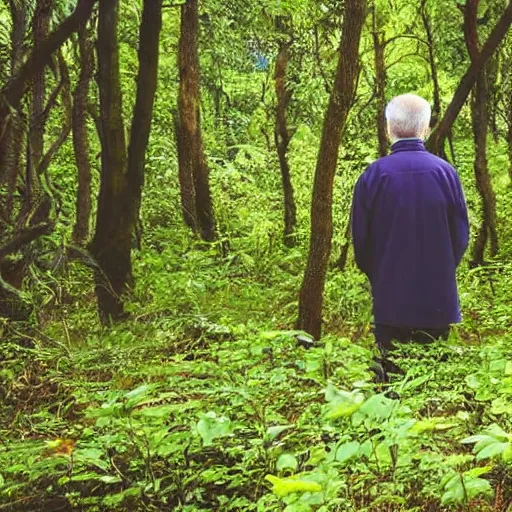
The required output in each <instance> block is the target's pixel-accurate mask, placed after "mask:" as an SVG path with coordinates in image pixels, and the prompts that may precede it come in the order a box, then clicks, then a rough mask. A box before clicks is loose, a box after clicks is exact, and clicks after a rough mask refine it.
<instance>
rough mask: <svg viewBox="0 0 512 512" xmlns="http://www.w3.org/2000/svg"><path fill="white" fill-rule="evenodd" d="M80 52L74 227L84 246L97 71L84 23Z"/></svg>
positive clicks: (75, 115)
mask: <svg viewBox="0 0 512 512" xmlns="http://www.w3.org/2000/svg"><path fill="white" fill-rule="evenodd" d="M78 47H79V53H80V76H79V77H78V84H77V86H76V88H75V92H74V94H73V119H72V125H73V149H74V152H75V160H76V167H77V170H78V191H77V198H76V222H75V225H74V227H73V240H74V241H75V242H76V243H77V244H83V243H84V242H85V241H86V240H87V238H88V237H89V218H90V215H91V161H90V157H89V137H88V135H87V102H88V96H89V84H90V82H91V79H92V75H93V71H94V43H93V41H92V40H91V37H90V34H89V32H88V30H87V24H86V23H83V24H81V26H80V28H79V30H78Z"/></svg>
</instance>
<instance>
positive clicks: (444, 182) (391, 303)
mask: <svg viewBox="0 0 512 512" xmlns="http://www.w3.org/2000/svg"><path fill="white" fill-rule="evenodd" d="M352 222H353V237H354V249H355V255H356V261H357V263H358V265H359V267H360V268H361V270H363V271H364V272H365V273H366V274H367V275H368V277H369V278H370V282H371V285H372V294H373V298H374V316H375V322H376V323H377V324H385V325H392V326H406V327H410V328H437V327H444V326H446V325H449V324H451V323H455V322H458V321H460V311H459V304H458V296H457V285H456V280H455V270H456V267H457V265H458V264H459V262H460V260H461V258H462V255H463V253H464V251H465V249H466V246H467V243H468V219H467V212H466V205H465V201H464V196H463V193H462V189H461V186H460V182H459V179H458V176H457V174H456V172H455V171H454V169H453V168H452V167H451V166H450V165H449V164H448V163H447V162H445V161H444V160H441V159H440V158H438V157H436V156H434V155H432V154H430V153H428V152H427V151H426V149H425V147H424V145H423V142H422V141H421V140H419V139H410V140H400V141H398V142H396V143H395V144H394V145H393V148H392V154H391V155H389V156H386V157H384V158H381V159H379V160H377V161H376V162H375V163H373V164H372V165H371V166H370V167H369V168H368V169H367V170H366V172H365V173H364V174H363V175H362V176H361V177H360V179H359V180H358V183H357V185H356V189H355V192H354V205H353V212H352Z"/></svg>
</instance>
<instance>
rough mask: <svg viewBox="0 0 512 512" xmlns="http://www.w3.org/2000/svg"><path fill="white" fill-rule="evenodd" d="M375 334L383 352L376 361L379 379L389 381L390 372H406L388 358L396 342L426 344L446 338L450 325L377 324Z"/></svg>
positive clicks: (378, 345)
mask: <svg viewBox="0 0 512 512" xmlns="http://www.w3.org/2000/svg"><path fill="white" fill-rule="evenodd" d="M373 334H374V336H375V341H376V343H377V347H378V348H379V350H380V353H381V357H380V358H379V359H378V360H377V361H376V362H377V366H378V369H377V370H376V373H377V380H379V381H381V382H387V381H388V380H389V377H388V373H399V374H402V375H403V374H404V372H403V370H402V369H401V368H399V367H398V366H397V365H395V364H394V363H392V362H391V361H389V359H388V356H389V355H391V354H392V352H393V350H394V349H395V344H396V343H419V344H420V345H426V344H428V343H432V342H434V341H436V340H439V339H442V340H446V339H448V336H449V334H450V326H446V327H442V328H439V329H429V328H425V329H418V328H408V327H394V326H392V325H383V324H376V325H375V327H374V329H373Z"/></svg>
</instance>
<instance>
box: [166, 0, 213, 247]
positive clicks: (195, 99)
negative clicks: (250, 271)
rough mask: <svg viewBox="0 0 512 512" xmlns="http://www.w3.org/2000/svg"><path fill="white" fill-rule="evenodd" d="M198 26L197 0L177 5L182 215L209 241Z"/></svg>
mask: <svg viewBox="0 0 512 512" xmlns="http://www.w3.org/2000/svg"><path fill="white" fill-rule="evenodd" d="M198 26H199V8H198V0H188V2H186V3H184V4H182V6H181V29H180V40H179V48H178V64H179V72H180V88H179V97H178V122H177V128H178V129H177V134H176V135H177V139H178V160H179V177H180V189H181V201H182V209H183V217H184V219H185V222H186V223H187V225H189V226H190V227H191V228H192V229H194V230H197V231H199V233H200V235H201V237H202V238H203V240H206V241H212V240H214V239H215V236H216V235H215V220H214V214H213V204H212V199H211V193H210V185H209V169H208V165H207V163H206V156H205V154H204V147H203V138H202V133H201V116H200V105H201V91H200V82H199V53H198Z"/></svg>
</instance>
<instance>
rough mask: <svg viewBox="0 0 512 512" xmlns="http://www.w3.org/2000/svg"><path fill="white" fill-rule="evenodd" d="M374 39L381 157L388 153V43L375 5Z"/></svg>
mask: <svg viewBox="0 0 512 512" xmlns="http://www.w3.org/2000/svg"><path fill="white" fill-rule="evenodd" d="M372 37H373V50H374V61H375V95H376V97H377V114H376V118H375V121H376V124H377V136H378V139H379V155H380V156H385V155H387V153H388V135H387V129H386V116H385V111H386V81H387V77H386V63H385V57H384V51H385V49H386V43H385V42H384V40H383V33H382V23H381V18H380V15H379V14H378V13H377V9H376V6H375V3H374V4H373V5H372Z"/></svg>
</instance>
